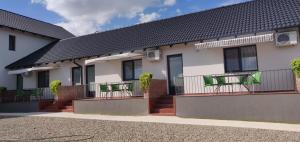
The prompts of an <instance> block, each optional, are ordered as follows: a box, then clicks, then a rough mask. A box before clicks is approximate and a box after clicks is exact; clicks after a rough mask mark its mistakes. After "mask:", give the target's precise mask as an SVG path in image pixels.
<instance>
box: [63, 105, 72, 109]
mask: <svg viewBox="0 0 300 142" xmlns="http://www.w3.org/2000/svg"><path fill="white" fill-rule="evenodd" d="M63 109H73V106H64V107H63Z"/></svg>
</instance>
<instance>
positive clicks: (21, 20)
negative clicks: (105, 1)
mask: <svg viewBox="0 0 300 142" xmlns="http://www.w3.org/2000/svg"><path fill="white" fill-rule="evenodd" d="M0 26H5V27H9V28H13V29H17V30H21V31H26V32H30V33H34V34H38V35H43V36H47V37H51V38H56V39H64V38H70V37H74V35H73V34H71V33H70V32H68V31H67V30H65V29H64V28H62V27H59V26H56V25H53V24H50V23H46V22H43V21H39V20H36V19H32V18H29V17H26V16H23V15H19V14H16V13H12V12H9V11H6V10H2V9H0Z"/></svg>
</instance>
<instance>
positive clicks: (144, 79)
mask: <svg viewBox="0 0 300 142" xmlns="http://www.w3.org/2000/svg"><path fill="white" fill-rule="evenodd" d="M151 79H152V74H151V73H149V72H144V73H143V74H141V75H140V84H141V89H142V90H143V91H144V92H145V91H146V90H148V89H149V87H150V82H151Z"/></svg>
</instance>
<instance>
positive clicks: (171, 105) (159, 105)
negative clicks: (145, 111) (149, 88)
mask: <svg viewBox="0 0 300 142" xmlns="http://www.w3.org/2000/svg"><path fill="white" fill-rule="evenodd" d="M173 107H174V105H173V104H156V105H155V108H173Z"/></svg>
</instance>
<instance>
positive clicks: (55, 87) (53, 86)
mask: <svg viewBox="0 0 300 142" xmlns="http://www.w3.org/2000/svg"><path fill="white" fill-rule="evenodd" d="M60 85H61V81H60V80H54V81H52V82H51V83H50V91H51V92H52V93H53V94H55V95H58V87H59V86H60Z"/></svg>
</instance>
